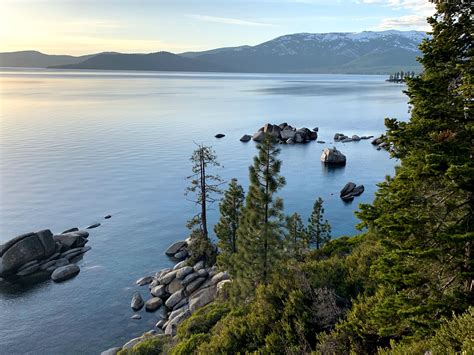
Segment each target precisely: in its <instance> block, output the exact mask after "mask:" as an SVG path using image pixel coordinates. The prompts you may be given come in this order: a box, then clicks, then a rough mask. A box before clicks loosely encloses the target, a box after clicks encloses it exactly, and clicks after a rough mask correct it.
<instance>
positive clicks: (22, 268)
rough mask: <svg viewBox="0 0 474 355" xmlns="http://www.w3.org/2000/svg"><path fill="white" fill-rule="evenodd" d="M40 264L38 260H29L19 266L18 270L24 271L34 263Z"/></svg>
mask: <svg viewBox="0 0 474 355" xmlns="http://www.w3.org/2000/svg"><path fill="white" fill-rule="evenodd" d="M36 264H38V260H32V261H29V262H27V263H26V264H24V265H22V266H21V267H19V268H18V271H23V270H25V269H27V268H29V267H30V266H33V265H36Z"/></svg>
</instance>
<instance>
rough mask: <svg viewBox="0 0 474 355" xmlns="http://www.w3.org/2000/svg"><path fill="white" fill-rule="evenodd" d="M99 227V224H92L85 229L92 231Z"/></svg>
mask: <svg viewBox="0 0 474 355" xmlns="http://www.w3.org/2000/svg"><path fill="white" fill-rule="evenodd" d="M99 226H100V223H94V224H91V225H90V226H89V227H87V228H86V229H94V228H97V227H99Z"/></svg>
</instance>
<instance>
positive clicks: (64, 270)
mask: <svg viewBox="0 0 474 355" xmlns="http://www.w3.org/2000/svg"><path fill="white" fill-rule="evenodd" d="M80 271H81V269H79V266H77V265H72V264H71V265H66V266H61V267H59V268H57V269H56V270H54V272H53V273H52V275H51V279H52V280H53V281H54V282H62V281H66V280H68V279H70V278H73V277H74V276H76V275H77V274H79V272H80Z"/></svg>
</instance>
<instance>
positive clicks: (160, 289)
mask: <svg viewBox="0 0 474 355" xmlns="http://www.w3.org/2000/svg"><path fill="white" fill-rule="evenodd" d="M150 293H151V294H152V295H153V296H155V297H164V295H166V286H165V285H158V286H156V287H153V288H152V289H151V292H150Z"/></svg>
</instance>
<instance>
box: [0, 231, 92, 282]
mask: <svg viewBox="0 0 474 355" xmlns="http://www.w3.org/2000/svg"><path fill="white" fill-rule="evenodd" d="M91 227H92V226H91ZM88 237H89V233H88V232H87V231H85V230H79V229H78V228H72V229H68V230H66V231H64V232H63V233H61V234H58V235H53V233H52V232H51V231H50V230H49V229H45V230H42V231H39V232H34V233H27V234H23V235H20V236H18V237H15V238H13V239H11V240H9V241H8V242H6V243H5V244H3V245H0V277H1V278H3V279H7V280H15V279H18V278H24V277H29V276H31V275H33V274H37V273H43V274H50V276H51V279H52V280H53V281H56V282H61V281H64V280H67V279H69V278H71V277H74V276H76V275H77V274H78V273H79V271H80V269H79V267H78V266H77V265H74V263H75V262H77V261H78V260H79V259H81V258H82V256H83V255H84V253H86V252H87V251H89V250H90V249H91V248H90V247H88V246H85V245H86V244H87V242H88Z"/></svg>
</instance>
